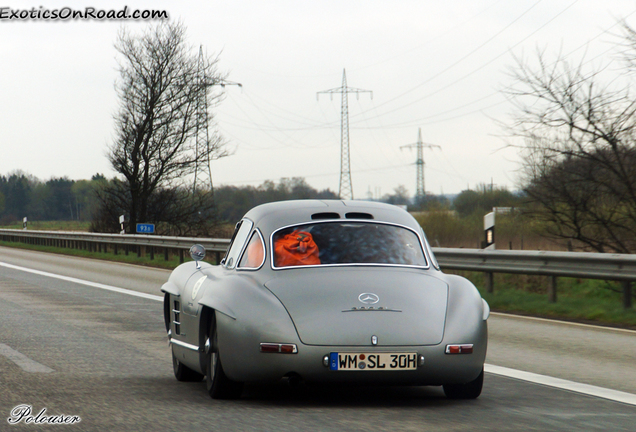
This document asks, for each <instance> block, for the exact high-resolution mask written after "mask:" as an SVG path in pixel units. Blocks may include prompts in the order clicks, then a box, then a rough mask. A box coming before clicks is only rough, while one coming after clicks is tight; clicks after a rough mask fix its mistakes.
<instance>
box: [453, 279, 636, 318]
mask: <svg viewBox="0 0 636 432" xmlns="http://www.w3.org/2000/svg"><path fill="white" fill-rule="evenodd" d="M453 273H456V274H460V275H461V276H464V277H466V278H468V279H469V280H470V281H471V282H473V283H474V284H475V286H476V287H477V289H478V290H479V291H480V293H481V295H482V297H483V298H484V299H485V300H486V301H487V302H488V304H489V305H490V308H491V310H493V311H496V312H507V313H513V314H519V315H530V316H537V317H543V318H551V319H560V320H566V321H574V322H580V323H587V324H596V325H605V326H612V327H622V328H629V329H635V330H636V309H634V308H633V307H632V308H631V309H625V308H624V307H623V294H622V291H621V288H620V284H619V283H617V282H612V281H603V280H594V279H577V278H565V277H564V278H559V279H558V286H557V301H556V302H555V303H551V302H550V301H549V300H548V285H549V284H550V278H548V277H546V276H528V275H512V274H495V283H494V290H493V293H488V292H486V289H485V283H484V275H483V273H477V272H453Z"/></svg>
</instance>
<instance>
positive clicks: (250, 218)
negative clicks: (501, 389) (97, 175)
mask: <svg viewBox="0 0 636 432" xmlns="http://www.w3.org/2000/svg"><path fill="white" fill-rule="evenodd" d="M191 254H192V257H193V258H194V259H195V261H194V262H188V263H185V264H182V265H180V266H179V267H177V268H176V269H175V270H174V271H173V272H172V274H171V275H170V279H169V280H168V282H166V283H165V284H164V285H163V286H162V288H161V291H163V292H164V293H165V301H164V318H165V323H166V330H167V332H168V338H169V340H170V345H171V348H172V361H173V367H174V374H175V376H176V378H177V379H178V380H180V381H201V380H203V379H204V377H205V382H206V385H207V389H208V392H209V394H210V396H211V397H213V398H236V397H239V396H240V395H241V392H242V388H243V383H245V382H263V381H278V380H281V379H282V378H287V379H289V380H290V381H292V382H298V381H300V380H303V381H306V382H359V383H374V384H383V385H392V384H396V385H400V384H401V385H442V386H443V388H444V392H445V394H446V396H448V397H450V398H463V399H472V398H476V397H478V396H479V394H480V393H481V389H482V383H483V378H484V369H483V368H484V359H485V357H486V346H487V342H488V330H487V322H486V320H487V319H488V316H489V313H490V309H489V307H488V304H487V303H486V302H485V301H484V300H483V299H482V298H481V296H480V294H479V292H478V291H477V289H476V288H475V287H474V286H473V284H472V283H470V282H469V281H468V280H466V279H464V278H462V277H459V276H455V275H447V274H444V273H442V272H441V271H440V269H439V265H438V264H437V261H436V260H435V257H434V256H433V253H432V251H431V248H430V246H429V244H428V242H427V241H426V237H425V235H424V232H423V231H422V228H421V227H420V226H419V224H418V223H417V222H416V221H415V219H414V218H413V217H412V216H411V215H409V213H407V212H406V211H404V210H402V209H400V208H398V207H395V206H392V205H388V204H380V203H373V202H364V201H337V200H334V201H318V200H299V201H283V202H276V203H270V204H264V205H260V206H258V207H255V208H253V209H252V210H250V211H249V212H248V213H247V214H246V215H245V217H243V219H242V220H241V221H240V222H239V223H238V224H237V225H236V230H235V231H234V235H233V236H232V241H231V244H230V246H229V249H228V251H227V253H226V256H225V258H224V259H223V260H222V262H221V264H220V265H218V266H212V265H210V264H207V263H205V262H201V261H200V260H201V259H202V258H203V257H204V256H205V250H204V249H203V247H201V246H200V245H195V246H193V248H192V249H191Z"/></svg>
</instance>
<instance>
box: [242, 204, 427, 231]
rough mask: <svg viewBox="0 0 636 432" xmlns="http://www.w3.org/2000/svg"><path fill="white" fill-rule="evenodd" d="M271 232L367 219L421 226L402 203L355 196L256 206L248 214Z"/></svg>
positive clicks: (256, 223)
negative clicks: (304, 225) (355, 197)
mask: <svg viewBox="0 0 636 432" xmlns="http://www.w3.org/2000/svg"><path fill="white" fill-rule="evenodd" d="M245 218H247V219H250V220H251V221H253V222H254V224H255V225H256V226H257V227H259V228H260V229H261V231H263V233H264V234H266V235H268V234H270V233H271V232H273V231H275V230H277V229H278V228H281V227H284V226H288V225H294V224H300V223H309V222H316V221H325V220H343V219H345V220H346V219H356V220H359V219H365V220H374V221H380V222H389V223H394V224H399V225H405V226H408V227H410V228H412V229H415V230H419V229H420V226H419V224H418V223H417V221H416V220H415V219H414V218H413V217H412V216H411V215H410V214H409V213H408V212H407V211H406V210H403V209H401V208H400V207H397V206H394V205H391V204H385V203H379V202H373V201H354V200H309V199H308V200H292V201H278V202H272V203H267V204H262V205H259V206H257V207H254V208H253V209H252V210H250V211H249V212H247V213H246V214H245Z"/></svg>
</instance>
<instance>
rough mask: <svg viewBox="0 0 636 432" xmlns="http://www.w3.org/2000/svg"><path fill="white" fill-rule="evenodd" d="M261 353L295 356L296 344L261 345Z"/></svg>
mask: <svg viewBox="0 0 636 432" xmlns="http://www.w3.org/2000/svg"><path fill="white" fill-rule="evenodd" d="M261 352H262V353H281V354H296V353H297V352H298V347H297V346H296V344H281V343H262V344H261Z"/></svg>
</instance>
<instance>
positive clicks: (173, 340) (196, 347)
mask: <svg viewBox="0 0 636 432" xmlns="http://www.w3.org/2000/svg"><path fill="white" fill-rule="evenodd" d="M170 343H171V344H175V345H178V346H180V347H183V348H187V349H191V350H192V351H200V349H199V347H198V346H196V345H192V344H189V343H187V342H181V341H180V340H175V339H170Z"/></svg>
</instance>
